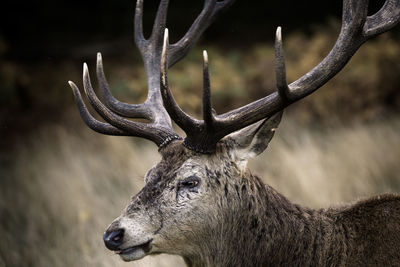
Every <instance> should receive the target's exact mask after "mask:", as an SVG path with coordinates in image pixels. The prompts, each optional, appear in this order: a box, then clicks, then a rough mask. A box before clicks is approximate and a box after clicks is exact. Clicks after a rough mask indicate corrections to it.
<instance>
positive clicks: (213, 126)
mask: <svg viewBox="0 0 400 267" xmlns="http://www.w3.org/2000/svg"><path fill="white" fill-rule="evenodd" d="M367 13H368V0H344V1H343V14H342V28H341V32H340V34H339V37H338V39H337V41H336V43H335V45H334V47H333V48H332V50H331V51H330V53H329V54H328V56H326V57H325V58H324V59H323V60H322V61H321V63H319V64H318V65H317V66H316V67H314V68H313V69H312V70H310V71H309V72H308V73H306V74H305V75H303V76H302V77H301V78H300V79H298V80H297V81H295V82H293V83H291V84H290V85H287V82H286V71H285V61H284V55H283V48H282V37H281V29H280V27H278V29H277V32H276V42H275V53H276V56H275V71H276V80H277V89H278V91H277V92H273V93H272V94H270V95H268V96H266V97H264V98H261V99H259V100H257V101H254V102H252V103H250V104H248V105H245V106H243V107H241V108H238V109H235V110H232V111H230V112H227V113H225V114H221V115H215V114H213V113H212V111H211V102H210V100H209V95H210V93H209V77H208V71H206V70H207V69H208V67H205V68H204V69H205V75H204V84H207V86H204V89H203V109H204V112H203V113H204V120H196V119H194V118H191V117H190V116H188V115H187V114H185V113H184V112H183V111H182V110H181V109H180V108H179V107H178V105H177V104H176V103H175V100H174V99H173V96H172V93H171V92H170V90H169V87H168V80H167V67H166V66H167V65H165V64H167V63H166V61H167V59H166V57H167V55H166V54H167V53H166V52H168V51H169V49H165V46H167V47H168V38H167V37H168V34H166V38H165V39H166V40H165V41H164V50H163V51H164V52H163V57H165V59H163V60H164V61H163V62H164V67H162V69H161V75H162V77H163V78H162V81H161V92H162V97H163V100H164V105H165V107H166V109H167V111H168V113H169V114H170V115H171V118H172V119H173V120H174V121H175V122H176V123H177V124H178V125H179V126H180V127H181V128H182V129H183V130H184V131H185V132H186V134H187V137H186V138H185V142H184V144H185V145H186V146H187V147H188V148H190V149H192V150H196V151H198V152H201V153H212V152H214V151H215V147H216V144H217V142H218V141H219V140H220V139H221V138H223V137H224V136H226V135H228V134H229V133H232V132H234V131H237V130H239V129H241V128H244V127H246V126H248V125H250V124H252V123H255V122H257V121H259V120H261V119H264V118H268V117H271V116H272V115H274V114H276V113H277V112H279V111H281V110H283V109H284V108H285V107H287V106H288V105H290V104H292V103H294V102H296V101H298V100H300V99H301V98H303V97H305V96H307V95H309V94H311V93H312V92H314V91H315V90H317V89H318V88H320V87H321V86H323V85H324V84H325V83H326V82H328V81H329V80H330V79H331V78H332V77H333V76H335V75H336V74H337V73H338V72H339V71H340V70H341V69H342V68H343V67H344V66H345V65H346V63H347V62H348V61H349V60H350V58H351V57H352V56H353V55H354V53H355V52H356V51H357V50H358V48H359V47H360V46H361V45H362V44H363V43H364V42H365V41H367V40H368V39H370V38H372V37H374V36H376V35H378V34H380V33H383V32H385V31H387V30H389V29H391V28H392V27H394V26H395V25H396V24H397V23H398V22H399V20H400V0H386V2H385V4H384V5H383V7H382V8H381V10H379V11H378V12H377V13H376V14H374V15H372V16H367ZM204 62H205V66H208V59H207V56H205V60H204Z"/></svg>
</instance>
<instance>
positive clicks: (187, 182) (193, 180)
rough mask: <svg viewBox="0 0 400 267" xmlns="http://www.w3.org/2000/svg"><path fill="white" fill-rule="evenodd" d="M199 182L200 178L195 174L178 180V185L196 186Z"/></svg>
mask: <svg viewBox="0 0 400 267" xmlns="http://www.w3.org/2000/svg"><path fill="white" fill-rule="evenodd" d="M199 183H200V179H199V178H198V177H197V176H190V177H188V178H186V179H185V180H182V181H180V182H179V187H180V188H181V187H185V188H194V187H196V186H198V185H199Z"/></svg>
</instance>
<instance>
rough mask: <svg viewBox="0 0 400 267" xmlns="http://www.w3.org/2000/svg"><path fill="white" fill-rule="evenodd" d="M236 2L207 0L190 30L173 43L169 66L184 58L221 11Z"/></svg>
mask: <svg viewBox="0 0 400 267" xmlns="http://www.w3.org/2000/svg"><path fill="white" fill-rule="evenodd" d="M234 2H235V0H225V1H220V2H217V0H205V1H204V7H203V10H202V11H201V13H200V14H199V16H198V17H197V18H196V20H195V21H194V22H193V24H192V26H191V27H190V28H189V30H188V32H187V33H186V34H185V35H184V36H183V37H182V38H181V39H180V40H179V41H178V42H176V43H175V44H172V45H171V47H170V50H171V51H170V58H169V66H172V65H174V64H175V63H176V62H178V61H179V60H180V59H181V58H183V57H184V56H185V55H186V54H187V53H188V52H189V51H190V49H191V48H192V47H193V45H194V44H195V43H196V42H197V40H198V39H199V38H200V36H201V35H202V34H203V32H204V31H205V30H206V29H207V28H208V26H209V25H210V24H211V23H212V22H213V21H214V20H215V18H216V17H217V16H218V15H219V14H220V13H221V11H223V10H225V9H226V8H228V7H229V6H231V5H232V4H233V3H234Z"/></svg>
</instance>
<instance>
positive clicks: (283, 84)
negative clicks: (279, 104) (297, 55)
mask: <svg viewBox="0 0 400 267" xmlns="http://www.w3.org/2000/svg"><path fill="white" fill-rule="evenodd" d="M275 77H276V87H277V89H278V93H279V95H280V96H281V98H282V99H284V100H286V99H287V98H288V96H289V86H288V84H287V81H286V66H285V55H284V52H283V45H282V29H281V27H278V28H277V29H276V36H275Z"/></svg>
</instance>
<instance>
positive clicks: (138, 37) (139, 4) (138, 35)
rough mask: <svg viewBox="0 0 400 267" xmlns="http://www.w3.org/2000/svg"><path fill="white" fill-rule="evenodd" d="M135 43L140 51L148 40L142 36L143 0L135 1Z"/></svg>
mask: <svg viewBox="0 0 400 267" xmlns="http://www.w3.org/2000/svg"><path fill="white" fill-rule="evenodd" d="M134 26H135V43H136V46H137V47H138V48H139V50H140V51H142V50H143V49H144V47H145V46H146V45H147V43H148V41H147V40H146V39H145V38H144V34H143V0H137V1H136V10H135V24H134Z"/></svg>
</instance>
